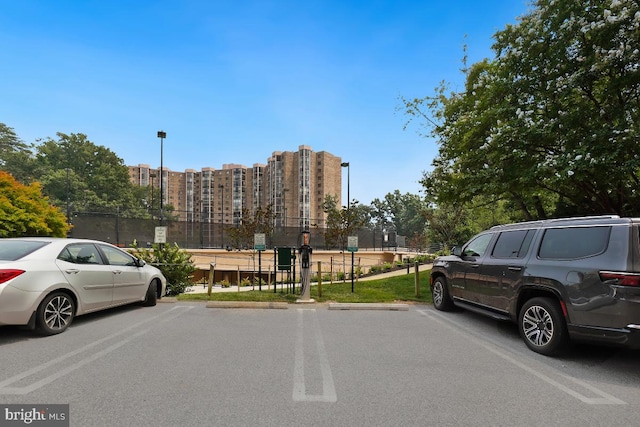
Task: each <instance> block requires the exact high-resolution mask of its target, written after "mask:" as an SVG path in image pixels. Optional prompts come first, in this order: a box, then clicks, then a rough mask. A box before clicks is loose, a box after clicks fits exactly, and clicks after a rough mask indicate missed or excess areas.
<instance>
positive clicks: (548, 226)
mask: <svg viewBox="0 0 640 427" xmlns="http://www.w3.org/2000/svg"><path fill="white" fill-rule="evenodd" d="M430 284H431V291H432V293H433V304H434V306H435V308H437V309H438V310H444V311H448V310H451V309H453V308H454V306H455V307H462V308H464V309H467V310H471V311H474V312H478V313H481V314H484V315H487V316H490V317H492V318H495V319H500V320H508V321H513V322H516V323H517V324H518V328H519V330H520V334H521V336H522V338H523V339H524V342H525V343H526V344H527V346H528V347H529V348H530V349H531V350H533V351H535V352H538V353H541V354H545V355H556V354H558V353H560V352H561V351H562V350H564V349H565V348H566V347H567V344H568V343H569V342H570V341H571V340H574V341H590V342H597V343H606V344H616V345H622V346H627V347H631V348H639V345H640V338H639V337H640V218H620V217H618V216H596V217H582V218H567V219H553V220H544V221H533V222H524V223H517V224H509V225H500V226H496V227H493V228H491V229H489V230H487V231H484V232H482V233H480V234H478V235H476V236H475V237H473V238H472V239H471V240H469V241H468V242H467V243H466V244H465V245H464V246H462V247H456V248H454V250H453V255H449V256H442V257H438V258H436V260H435V261H434V264H433V270H432V272H431V283H430Z"/></svg>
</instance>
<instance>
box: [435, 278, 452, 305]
mask: <svg viewBox="0 0 640 427" xmlns="http://www.w3.org/2000/svg"><path fill="white" fill-rule="evenodd" d="M431 294H432V296H433V306H434V307H435V308H436V309H438V310H441V311H451V310H452V309H453V301H452V300H451V296H450V295H449V289H448V288H447V279H445V278H444V277H442V276H439V277H436V278H435V279H434V280H433V285H432V286H431Z"/></svg>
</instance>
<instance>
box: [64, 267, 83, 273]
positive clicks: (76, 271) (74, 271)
mask: <svg viewBox="0 0 640 427" xmlns="http://www.w3.org/2000/svg"><path fill="white" fill-rule="evenodd" d="M64 272H65V273H67V274H78V273H80V270H78V269H76V268H69V269H67V270H65V271H64Z"/></svg>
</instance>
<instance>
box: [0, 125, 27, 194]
mask: <svg viewBox="0 0 640 427" xmlns="http://www.w3.org/2000/svg"><path fill="white" fill-rule="evenodd" d="M30 148H31V147H30V146H29V145H27V144H26V143H25V142H24V141H22V140H21V139H20V138H19V137H18V135H16V133H15V131H14V130H13V128H10V127H9V126H7V125H5V124H4V123H0V169H1V170H4V171H7V172H9V173H10V174H11V175H13V177H14V178H15V179H17V180H18V181H20V182H22V183H23V184H28V183H29V182H31V181H32V180H33V175H34V171H33V168H34V166H35V165H34V161H33V160H34V159H33V156H32V154H31V150H30Z"/></svg>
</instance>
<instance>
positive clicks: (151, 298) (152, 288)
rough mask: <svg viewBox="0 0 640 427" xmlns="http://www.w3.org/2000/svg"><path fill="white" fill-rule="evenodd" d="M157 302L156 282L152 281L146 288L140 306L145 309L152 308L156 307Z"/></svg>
mask: <svg viewBox="0 0 640 427" xmlns="http://www.w3.org/2000/svg"><path fill="white" fill-rule="evenodd" d="M157 301H158V293H157V292H156V282H155V281H153V282H151V283H150V284H149V287H148V288H147V294H146V295H145V297H144V301H142V305H143V306H145V307H153V306H154V305H156V303H157Z"/></svg>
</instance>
